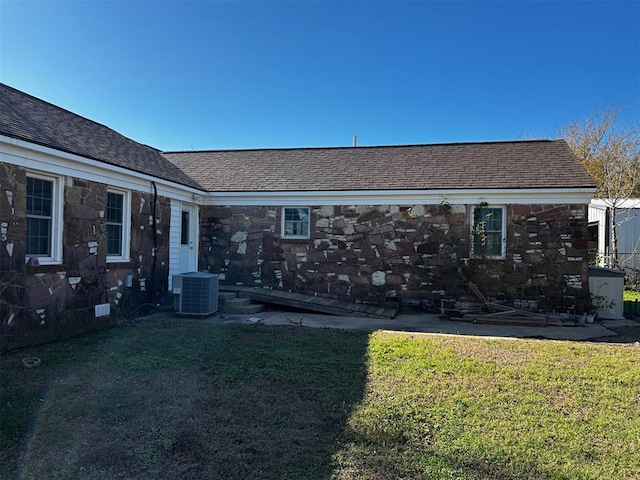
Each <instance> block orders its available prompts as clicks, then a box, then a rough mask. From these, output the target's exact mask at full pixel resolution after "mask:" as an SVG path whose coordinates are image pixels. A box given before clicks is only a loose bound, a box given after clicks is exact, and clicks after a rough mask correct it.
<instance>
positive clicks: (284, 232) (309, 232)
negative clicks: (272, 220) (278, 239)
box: [281, 206, 311, 239]
mask: <svg viewBox="0 0 640 480" xmlns="http://www.w3.org/2000/svg"><path fill="white" fill-rule="evenodd" d="M300 208H303V209H305V210H306V211H307V234H306V235H287V233H286V230H285V217H286V211H287V210H293V209H300ZM281 227H282V238H286V239H308V238H310V236H311V207H304V206H287V207H282V224H281Z"/></svg>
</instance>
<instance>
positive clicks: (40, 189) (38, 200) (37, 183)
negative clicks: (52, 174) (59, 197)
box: [27, 177, 53, 217]
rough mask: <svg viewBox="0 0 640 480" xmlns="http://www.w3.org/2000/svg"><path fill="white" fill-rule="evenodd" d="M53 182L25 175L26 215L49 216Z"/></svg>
mask: <svg viewBox="0 0 640 480" xmlns="http://www.w3.org/2000/svg"><path fill="white" fill-rule="evenodd" d="M52 196H53V182H51V181H49V180H43V179H41V178H32V177H27V215H41V216H47V217H50V216H51V199H52Z"/></svg>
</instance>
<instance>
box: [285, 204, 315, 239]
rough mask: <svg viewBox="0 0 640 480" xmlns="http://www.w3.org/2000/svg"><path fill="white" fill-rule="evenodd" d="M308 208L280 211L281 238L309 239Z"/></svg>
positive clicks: (291, 208)
mask: <svg viewBox="0 0 640 480" xmlns="http://www.w3.org/2000/svg"><path fill="white" fill-rule="evenodd" d="M309 217H310V215H309V207H284V208H283V209H282V237H283V238H309Z"/></svg>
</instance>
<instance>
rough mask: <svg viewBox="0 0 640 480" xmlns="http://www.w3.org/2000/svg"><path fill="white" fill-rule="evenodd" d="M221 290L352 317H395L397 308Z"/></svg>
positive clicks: (256, 290)
mask: <svg viewBox="0 0 640 480" xmlns="http://www.w3.org/2000/svg"><path fill="white" fill-rule="evenodd" d="M219 288H220V291H232V292H238V296H239V297H240V298H250V299H252V300H256V301H258V302H263V303H270V304H274V305H282V306H285V307H293V308H300V309H303V310H310V311H314V312H321V313H330V314H333V315H345V316H352V317H376V318H393V317H395V315H396V313H397V310H395V309H391V308H380V307H376V306H373V305H365V304H362V303H350V302H342V301H340V300H334V299H331V298H326V297H315V296H313V295H304V294H301V293H293V292H283V291H281V290H270V289H266V288H260V287H240V286H227V285H220V287H219Z"/></svg>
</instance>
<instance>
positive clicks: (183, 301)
mask: <svg viewBox="0 0 640 480" xmlns="http://www.w3.org/2000/svg"><path fill="white" fill-rule="evenodd" d="M173 292H174V295H175V302H174V307H175V310H176V313H177V314H179V315H211V314H212V313H215V312H216V311H218V275H215V274H213V273H204V272H190V273H181V274H180V275H174V276H173Z"/></svg>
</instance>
